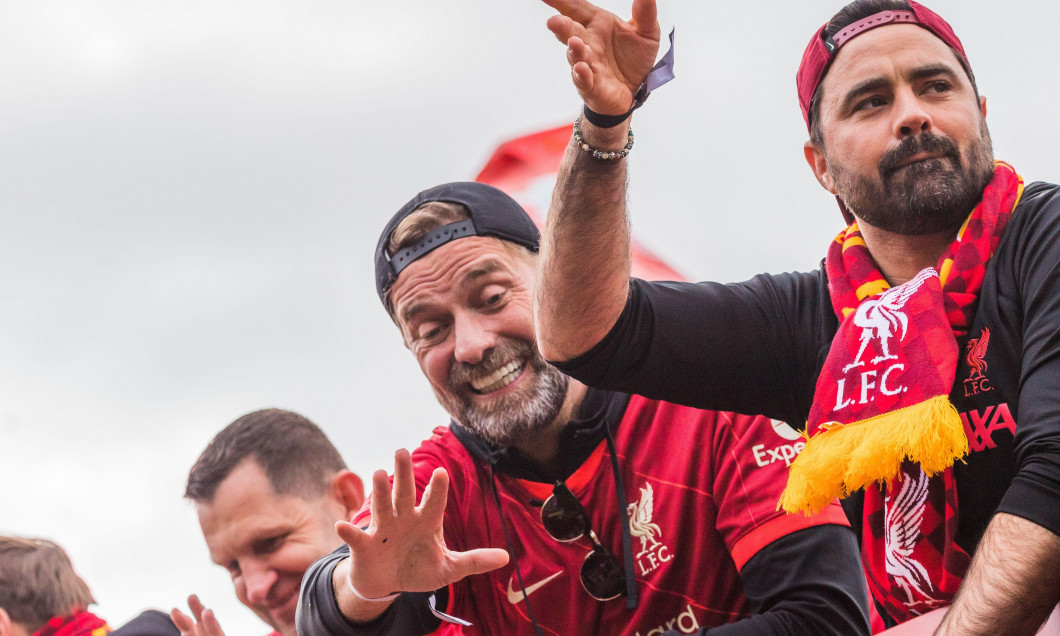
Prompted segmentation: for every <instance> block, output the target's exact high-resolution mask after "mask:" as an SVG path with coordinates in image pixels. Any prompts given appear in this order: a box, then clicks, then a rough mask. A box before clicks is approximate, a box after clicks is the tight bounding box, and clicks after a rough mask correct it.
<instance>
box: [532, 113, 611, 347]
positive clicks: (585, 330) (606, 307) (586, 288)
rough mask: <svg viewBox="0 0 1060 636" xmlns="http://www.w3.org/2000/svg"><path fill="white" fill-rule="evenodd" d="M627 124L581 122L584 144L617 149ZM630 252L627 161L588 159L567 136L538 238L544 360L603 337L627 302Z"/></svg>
mask: <svg viewBox="0 0 1060 636" xmlns="http://www.w3.org/2000/svg"><path fill="white" fill-rule="evenodd" d="M628 130H629V121H628V120H627V121H626V123H624V124H620V125H618V126H615V127H614V128H596V127H595V126H593V125H592V124H590V123H589V122H587V121H584V120H583V121H582V123H581V131H582V138H583V140H584V142H585V143H588V144H589V145H590V146H592V147H593V148H598V149H602V150H617V149H620V148H622V147H623V146H624V145H625V143H626V135H627V132H628ZM629 252H630V239H629V227H628V223H627V220H626V160H625V159H624V158H623V159H617V160H607V159H594V158H593V157H592V155H591V153H590V152H586V151H584V150H582V148H581V147H579V146H578V145H577V144H576V143H575V142H574V140H573V139H572V140H571V143H570V144H569V145H568V146H567V153H566V155H565V157H564V159H563V164H562V165H561V166H560V170H559V175H558V177H557V182H556V188H555V190H554V191H553V193H552V204H551V207H550V209H549V213H548V222H547V224H546V228H545V235H544V236H543V237H542V242H541V267H542V269H541V275H542V279H541V284H540V285H538V294H537V301H538V304H537V312H536V317H537V333H538V334H539V335H538V343H539V344H540V346H541V350H542V352H543V353H544V355H545V357H546V358H548V359H550V360H569V359H571V358H573V357H575V356H577V355H578V354H581V353H584V352H585V351H587V350H588V349H590V348H591V347H592V346H593V345H594V344H596V343H597V342H599V341H600V340H601V339H602V338H603V337H604V336H605V335H607V332H608V331H609V330H610V329H611V327H612V325H614V324H615V321H616V320H617V319H618V316H619V315H620V314H621V313H622V308H623V307H624V306H625V303H626V294H627V293H628V285H629V268H630V257H629Z"/></svg>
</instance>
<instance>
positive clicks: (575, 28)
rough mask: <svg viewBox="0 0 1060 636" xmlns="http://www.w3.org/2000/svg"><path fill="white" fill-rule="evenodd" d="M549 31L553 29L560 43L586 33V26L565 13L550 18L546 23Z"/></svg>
mask: <svg viewBox="0 0 1060 636" xmlns="http://www.w3.org/2000/svg"><path fill="white" fill-rule="evenodd" d="M545 25H546V26H547V27H548V30H549V31H552V35H555V36H556V39H557V40H559V42H560V44H566V43H567V40H569V39H571V38H572V37H574V36H576V35H577V36H581V35H584V34H585V27H583V26H582V25H580V24H578V23H577V22H575V21H574V20H571V19H570V18H568V17H567V16H565V15H554V16H552V17H551V18H549V19H548V22H546V23H545Z"/></svg>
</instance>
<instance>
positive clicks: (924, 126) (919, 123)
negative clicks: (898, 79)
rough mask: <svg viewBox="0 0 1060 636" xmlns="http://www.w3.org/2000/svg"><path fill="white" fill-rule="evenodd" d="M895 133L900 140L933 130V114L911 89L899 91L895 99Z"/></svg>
mask: <svg viewBox="0 0 1060 636" xmlns="http://www.w3.org/2000/svg"><path fill="white" fill-rule="evenodd" d="M894 100H895V102H894V112H895V119H894V133H895V137H898V138H899V139H901V138H904V137H909V136H911V135H919V134H920V133H923V132H927V131H929V130H931V128H932V126H933V123H932V121H931V114H930V113H929V112H928V111H927V109H926V108H925V104H924V102H923V101H922V100H920V99H918V98H917V96H916V94H914V92H913V91H912V90H911V88H909V87H906V88H904V89H902V90H899V91H898V92H897V94H896V95H895V97H894Z"/></svg>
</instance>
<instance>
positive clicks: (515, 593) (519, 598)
mask: <svg viewBox="0 0 1060 636" xmlns="http://www.w3.org/2000/svg"><path fill="white" fill-rule="evenodd" d="M560 574H563V570H560V571H559V572H556V573H555V574H553V575H552V576H550V577H548V578H547V579H544V580H543V581H538V582H537V583H534V584H533V585H528V586H526V595H527V596H530V595H531V594H533V593H534V592H536V591H537V590H539V589H541V586H542V585H544V584H545V583H548V582H549V581H551V580H552V579H554V578H556V577H557V576H559V575H560ZM514 577H515V575H514V574H513V575H512V576H509V577H508V602H509V603H511V604H512V605H518V604H519V603H522V602H523V593H522V592H520V591H519V590H514V589H512V578H514Z"/></svg>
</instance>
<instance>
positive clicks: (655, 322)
mask: <svg viewBox="0 0 1060 636" xmlns="http://www.w3.org/2000/svg"><path fill="white" fill-rule="evenodd" d="M545 2H546V3H547V4H549V5H550V6H552V7H554V8H556V9H557V10H559V11H560V14H561V15H557V16H555V17H553V18H551V19H550V20H549V23H548V26H549V29H550V30H551V31H552V32H553V33H554V34H555V35H556V36H557V38H558V39H559V40H560V41H561V42H563V43H565V44H566V45H567V57H568V60H569V62H570V64H571V67H572V76H573V78H574V84H575V86H576V88H577V89H578V91H579V93H580V95H581V96H582V99H583V100H584V103H585V107H584V111H583V116H582V117H581V118H579V122H578V125H577V126H576V128H575V136H574V141H573V142H572V144H571V145H570V147H569V148H568V151H567V156H566V159H565V164H564V166H563V168H561V171H560V175H561V177H560V180H559V183H558V184H557V187H556V192H555V194H554V197H553V200H552V201H553V204H552V209H551V210H550V212H549V217H548V218H549V226H548V228H547V231H546V234H545V237H544V239H543V249H542V261H543V263H542V267H543V280H542V283H541V285H540V286H539V287H538V303H539V304H538V312H537V317H538V329H539V333H541V339H540V346H541V349H542V352H543V353H544V355H545V356H546V357H547V358H548V359H550V360H556V361H562V362H557V366H558V367H559V368H560V369H561V370H563V371H564V372H565V373H568V374H569V375H571V376H572V377H575V378H578V379H579V380H581V381H583V382H585V383H586V384H588V385H590V386H598V387H601V388H608V389H612V390H623V391H631V392H635V393H639V394H643V395H648V396H651V397H654V398H659V399H666V400H669V401H673V402H677V403H682V404H688V405H691V406H697V407H700V408H720V409H734V410H737V411H739V410H741V409H746V408H749V407H752V406H753V408H754V409H755V410H757V411H762V412H764V413H766V414H767V415H769V416H770V417H775V418H779V419H783V420H785V421H788V422H806V423H807V433H808V434H809V436H810V439H809V441H808V442H807V446H806V449H805V450H804V451H803V453H802V454H801V455H800V456H799V458H798V459H797V460H796V461H795V462H794V463H793V465H792V468H791V473H790V476H789V481H788V485H787V487H786V489H785V492H784V494H783V496H782V497H781V498H780V505H781V506H782V507H783V508H784V509H785V510H787V511H789V512H791V513H793V514H802V513H803V512H807V511H813V510H817V509H819V508H820V507H821V506H823V505H826V504H827V503H828V502H830V501H832V500H834V499H835V498H836V497H839V498H844V500H843V505H844V508H845V510H846V512H847V515H848V517H849V519H850V521H851V523H852V525H853V526H854V527H855V529H856V531H857V533H858V536H859V538H860V539H861V549H862V557H863V561H864V566H865V569H866V574H867V578H868V581H869V588H870V590H871V592H872V595H873V598H874V599H875V601H876V605H877V608H878V609H880V610H881V612H882V613H883V614H885V615H886V618H887V621H888V623H889V624H895V623H899V622H903V621H905V620H907V619H910V618H912V617H914V616H918V615H920V614H923V613H925V612H928V611H930V610H932V609H935V608H938V607H944V606H948V605H951V604H952V608H951V609H950V611H949V612H948V614H947V616H946V619H945V620H944V622H943V624H942V626H941V627H940V631H939V633H942V634H995V635H996V634H1030V633H1034V631H1035V630H1036V629H1037V627H1038V626H1039V625H1041V623H1042V622H1043V621H1044V620H1045V618H1046V616H1047V615H1048V613H1049V611H1050V610H1051V609H1052V608H1053V606H1055V605H1056V603H1057V601H1058V600H1060V536H1058V534H1060V392H1058V391H1057V387H1060V336H1058V332H1057V325H1058V324H1060V196H1058V189H1057V187H1056V186H1054V185H1051V184H1045V183H1032V184H1029V185H1026V186H1024V183H1023V180H1022V179H1021V178H1020V176H1019V175H1018V174H1017V173H1016V171H1015V170H1014V169H1013V168H1012V166H1010V165H1008V164H1006V163H1003V162H1000V161H994V157H993V151H992V147H991V142H990V135H989V132H988V130H987V127H986V122H985V115H986V101H985V99H983V98H982V97H980V96H979V93H978V89H977V87H976V84H975V78H974V76H973V74H972V71H971V67H970V65H969V63H968V59H967V55H966V54H965V51H964V48H963V46H962V45H961V42H960V40H959V39H958V38H957V36H956V35H955V34H954V32H953V30H952V29H951V28H950V26H949V24H947V23H946V22H945V21H944V20H943V19H942V18H941V17H939V16H938V15H936V14H935V13H933V12H932V11H930V10H929V9H927V8H926V7H924V6H922V5H920V4H917V3H916V2H912V1H911V0H909V1H906V0H857V1H856V2H853V3H851V4H849V5H847V6H846V7H844V8H843V9H842V10H841V11H840V12H839V13H837V14H836V15H835V16H834V17H833V19H832V20H831V21H830V22H829V23H828V24H826V25H825V26H824V27H822V28H821V30H819V31H818V32H817V33H816V34H814V36H813V37H812V38H811V40H810V43H809V45H808V46H807V48H806V51H805V53H804V55H803V58H802V63H801V65H800V68H799V71H798V75H797V88H798V95H799V103H800V106H801V108H802V112H803V117H804V118H805V121H806V124H807V129H808V130H809V133H810V140H809V141H807V142H806V144H805V148H804V152H805V156H806V160H807V162H808V164H809V166H810V168H811V170H812V171H813V173H814V176H815V177H816V178H817V180H818V182H819V183H820V184H821V185H822V186H823V187H824V188H825V189H827V190H828V191H829V192H831V193H832V194H835V195H836V196H837V198H838V201H839V205H840V208H841V210H842V212H843V215H844V217H845V219H846V221H847V222H848V223H849V224H850V225H849V227H847V228H845V229H844V230H843V231H842V232H841V233H840V234H839V236H837V237H836V238H835V240H834V241H833V242H832V243H831V245H830V246H829V247H828V251H827V256H826V259H825V264H824V267H823V268H822V269H821V270H818V271H816V272H812V273H807V274H788V275H780V276H759V277H756V278H755V279H752V280H751V281H748V282H746V283H741V284H734V285H720V284H716V283H698V284H653V283H647V282H644V281H640V280H631V279H630V278H629V266H628V256H627V255H628V249H629V244H628V241H629V237H628V230H627V224H626V217H625V205H624V197H625V183H626V168H625V161H624V158H625V156H626V154H628V152H629V150H630V148H631V146H632V134H631V133H630V132H629V115H630V114H631V113H632V111H633V110H634V109H635V108H637V107H638V106H639V105H640V104H642V103H643V101H644V99H646V97H647V93H648V92H650V90H651V89H652V88H654V87H655V86H657V85H658V84H659V83H660V82H661V81H664V80H665V77H664V76H665V75H666V74H667V67H666V64H665V62H666V60H665V59H664V63H661V64H660V65H659V66H657V67H656V68H655V69H652V68H651V66H652V63H653V61H654V59H655V55H656V51H657V50H658V43H659V27H658V24H657V21H656V16H655V3H654V0H635V1H634V3H633V18H632V20H630V21H629V22H624V21H622V20H620V19H618V18H617V17H616V16H614V15H612V14H610V13H607V12H606V11H603V10H601V9H599V8H597V7H595V6H593V5H591V4H589V3H588V2H584V1H582V0H545ZM671 61H672V60H671ZM642 79H643V80H644V81H643V83H642Z"/></svg>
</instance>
